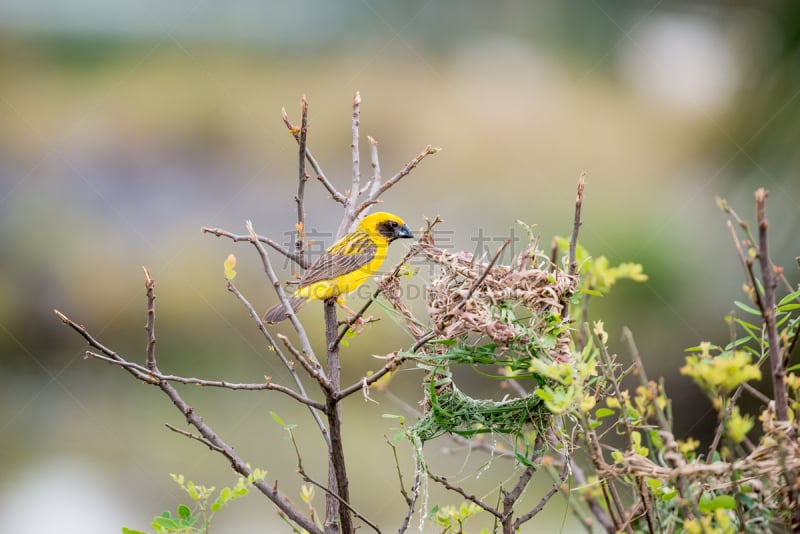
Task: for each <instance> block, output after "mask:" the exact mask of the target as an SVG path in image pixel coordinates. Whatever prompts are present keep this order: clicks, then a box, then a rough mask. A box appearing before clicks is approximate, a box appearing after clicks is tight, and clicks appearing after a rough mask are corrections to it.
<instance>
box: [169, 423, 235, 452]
mask: <svg viewBox="0 0 800 534" xmlns="http://www.w3.org/2000/svg"><path fill="white" fill-rule="evenodd" d="M164 426H165V427H167V428H168V429H170V430H172V431H173V432H175V433H177V434H180V435H182V436H186V437H187V438H189V439H194V440H197V441H199V442H200V443H202V444H203V445H205V446H206V447H208V448H209V449H211V450H212V451H217V452H222V449H220V448H219V447H217V446H216V445H214V444H213V443H211V442H210V441H208V440H207V439H206V438H204V437H203V436H195V435H194V434H192V433H191V432H187V431H186V430H181V429H180V428H178V427H175V426H172V425H171V424H169V423H164Z"/></svg>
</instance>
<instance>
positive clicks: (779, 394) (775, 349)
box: [756, 188, 789, 421]
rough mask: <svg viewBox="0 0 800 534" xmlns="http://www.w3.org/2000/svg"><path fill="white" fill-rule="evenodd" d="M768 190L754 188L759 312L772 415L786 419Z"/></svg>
mask: <svg viewBox="0 0 800 534" xmlns="http://www.w3.org/2000/svg"><path fill="white" fill-rule="evenodd" d="M767 195H768V193H767V190H766V189H764V188H761V189H758V190H757V191H756V216H757V218H758V261H759V263H760V266H761V279H762V280H763V282H764V309H763V310H762V311H761V315H762V318H763V321H764V327H765V328H766V331H767V341H768V343H769V347H768V349H769V363H770V371H771V374H772V387H773V390H774V395H775V416H776V417H777V418H778V421H788V419H789V414H788V403H789V401H788V397H787V394H786V382H785V381H784V379H785V375H786V372H785V371H784V369H783V358H781V349H780V340H779V337H778V328H777V326H776V325H775V289H776V288H777V287H778V281H777V280H776V278H775V272H774V271H773V270H772V269H773V267H772V262H771V261H770V259H769V245H768V242H767V228H768V227H769V223H768V222H767Z"/></svg>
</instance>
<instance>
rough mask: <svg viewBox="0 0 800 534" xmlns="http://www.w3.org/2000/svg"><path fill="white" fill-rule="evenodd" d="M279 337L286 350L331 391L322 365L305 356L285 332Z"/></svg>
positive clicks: (324, 387) (326, 389)
mask: <svg viewBox="0 0 800 534" xmlns="http://www.w3.org/2000/svg"><path fill="white" fill-rule="evenodd" d="M278 339H280V340H281V342H282V343H283V344H284V346H285V347H286V350H288V351H289V353H290V354H291V355H292V356H294V359H295V360H297V363H299V364H300V365H301V366H302V367H303V369H305V370H306V372H307V373H308V375H309V376H310V377H311V378H313V379H314V380H316V381H317V382H319V385H320V386H322V388H323V389H324V390H325V391H330V389H331V384H330V383H329V381H328V379H327V378H326V377H325V373H323V372H322V367H321V366H320V365H319V364H318V363H317V362H315V361H313V360H310V359H309V358H306V357H304V356H303V355H302V354H301V353H300V351H299V350H297V349H296V348H295V346H294V345H292V342H291V341H289V338H288V337H286V336H284V335H283V334H278Z"/></svg>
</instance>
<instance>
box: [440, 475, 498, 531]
mask: <svg viewBox="0 0 800 534" xmlns="http://www.w3.org/2000/svg"><path fill="white" fill-rule="evenodd" d="M428 476H429V477H431V480H433V481H434V482H438V483H439V484H441V485H442V486H444V487H445V488H447V489H448V490H450V491H453V492H455V493H458V494H459V495H461V496H462V497H464V498H465V499H467V500H468V501H469V502H471V503H474V504H476V505H478V506H479V507H480V508H482V509H483V510H485V511H487V512H489V513H490V514H492V515H493V516H495V517H496V518H497V519H499V520H501V521H502V520H503V514H501V513H500V512H499V511H498V510H497V509H496V508H494V507H493V506H489V505H488V504H486V503H485V502H483V501H482V500H480V499H479V498H477V497H476V496H474V495H471V494H469V493H467V492H466V491H465V490H464V489H463V488H460V487H458V486H454V485H452V484H450V482H448V481H447V477H440V476H438V475H435V474H433V473H431V472H430V471H428Z"/></svg>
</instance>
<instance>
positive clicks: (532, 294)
mask: <svg viewBox="0 0 800 534" xmlns="http://www.w3.org/2000/svg"><path fill="white" fill-rule="evenodd" d="M420 252H421V253H422V254H423V255H424V256H425V257H426V258H427V259H428V260H429V261H431V262H433V263H435V264H437V265H438V266H439V267H440V268H441V271H440V273H439V275H438V276H437V277H436V278H435V279H434V280H433V281H432V282H431V284H430V286H429V287H428V313H429V314H430V320H431V325H432V327H433V331H434V333H436V334H437V335H438V336H441V337H442V338H445V339H456V338H459V337H462V336H464V335H466V334H469V333H476V334H482V335H485V336H486V337H487V338H488V339H491V340H492V341H494V342H495V343H498V344H509V343H512V342H521V343H527V342H530V341H532V340H530V339H526V338H525V336H529V335H530V333H531V331H533V332H534V333H540V334H545V332H544V331H543V329H544V328H546V327H547V325H546V324H544V323H545V321H544V319H545V318H546V317H552V316H553V315H554V314H555V315H560V314H561V313H562V311H563V308H564V305H565V303H566V302H567V300H568V299H569V297H571V296H572V295H573V294H574V293H575V291H576V289H577V278H576V277H574V276H569V275H567V274H566V273H564V272H562V271H555V272H552V271H546V270H542V269H539V268H535V267H532V266H530V261H531V257H535V251H534V250H533V249H528V250H526V251H525V252H523V253H522V254H520V255H519V256H517V258H515V261H514V262H513V263H512V265H491V266H489V264H488V263H487V262H485V261H477V260H476V258H475V256H474V255H473V254H471V253H469V252H459V253H452V252H448V251H446V250H443V249H440V248H437V247H435V246H433V245H431V244H425V243H423V244H422V245H421V246H420ZM481 277H482V278H481ZM464 299H466V301H465V300H464ZM501 307H506V308H518V307H523V308H525V309H526V310H527V311H528V312H529V313H530V314H531V315H530V322H529V327H530V328H525V327H524V326H523V325H521V324H518V323H516V324H515V322H512V321H508V320H504V318H503V317H502V316H501V314H499V313H498V311H499V310H500V308H501ZM526 326H528V325H526ZM548 352H549V354H548V356H549V357H550V358H552V359H553V360H557V361H568V360H569V358H570V350H569V331H568V330H567V329H563V330H562V331H561V333H560V335H559V336H558V337H557V340H556V343H555V346H554V347H553V348H552V349H550V350H549V351H548Z"/></svg>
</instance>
